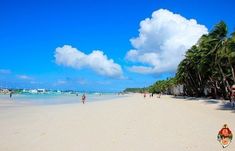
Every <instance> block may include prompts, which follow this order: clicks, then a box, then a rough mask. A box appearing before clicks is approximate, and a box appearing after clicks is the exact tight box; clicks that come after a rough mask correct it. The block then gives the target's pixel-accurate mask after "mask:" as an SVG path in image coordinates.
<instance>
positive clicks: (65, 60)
mask: <svg viewBox="0 0 235 151" xmlns="http://www.w3.org/2000/svg"><path fill="white" fill-rule="evenodd" d="M55 61H56V63H57V64H58V65H64V66H67V67H72V68H75V69H82V68H90V69H92V70H93V71H95V72H96V73H98V74H100V75H104V76H108V77H115V78H121V77H122V69H121V66H120V65H119V64H116V63H114V61H113V60H112V59H108V57H107V56H106V55H105V54H104V53H103V52H102V51H99V50H94V51H93V52H92V53H90V54H85V53H83V52H82V51H79V50H78V49H76V48H73V47H72V46H70V45H64V46H63V47H58V48H56V50H55Z"/></svg>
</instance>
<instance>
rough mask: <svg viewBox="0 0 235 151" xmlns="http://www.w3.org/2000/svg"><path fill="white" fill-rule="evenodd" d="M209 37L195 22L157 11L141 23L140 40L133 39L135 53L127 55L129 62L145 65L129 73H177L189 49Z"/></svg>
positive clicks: (203, 27)
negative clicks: (205, 35)
mask: <svg viewBox="0 0 235 151" xmlns="http://www.w3.org/2000/svg"><path fill="white" fill-rule="evenodd" d="M206 33H208V30H207V28H206V27H205V26H204V25H200V24H198V23H197V21H196V20H194V19H189V20H188V19H186V18H184V17H183V16H181V15H179V14H174V13H172V12H170V11H168V10H166V9H160V10H157V11H155V12H153V14H152V17H151V18H146V19H145V20H143V21H141V22H140V29H139V36H138V37H136V38H132V39H130V41H131V44H132V46H133V47H134V49H133V50H130V51H128V52H127V54H126V59H127V60H130V61H133V62H139V63H142V64H143V65H142V66H132V67H130V68H129V69H130V71H133V72H138V73H146V74H149V73H163V72H172V71H173V72H174V71H175V70H176V68H177V66H178V64H179V62H180V61H181V60H182V59H183V58H184V54H185V52H186V51H187V49H189V48H190V47H191V46H192V45H194V44H196V42H197V41H198V39H199V38H200V37H201V36H202V35H203V34H206Z"/></svg>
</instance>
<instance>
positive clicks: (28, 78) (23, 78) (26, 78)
mask: <svg viewBox="0 0 235 151" xmlns="http://www.w3.org/2000/svg"><path fill="white" fill-rule="evenodd" d="M17 77H18V78H19V79H22V80H32V79H33V78H32V77H30V76H27V75H17Z"/></svg>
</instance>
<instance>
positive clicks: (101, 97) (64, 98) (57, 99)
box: [0, 93, 124, 104]
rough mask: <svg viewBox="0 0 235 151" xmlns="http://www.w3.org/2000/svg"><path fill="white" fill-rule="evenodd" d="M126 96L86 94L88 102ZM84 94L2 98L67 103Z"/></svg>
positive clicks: (17, 95)
mask: <svg viewBox="0 0 235 151" xmlns="http://www.w3.org/2000/svg"><path fill="white" fill-rule="evenodd" d="M120 97H124V96H118V95H117V94H115V93H105V94H102V95H100V94H96V93H89V94H86V102H94V101H105V100H111V99H115V98H120ZM81 98H82V94H77V95H76V94H56V93H54V94H13V96H12V98H10V96H9V95H0V99H3V100H11V101H15V102H18V103H29V104H67V103H80V102H81Z"/></svg>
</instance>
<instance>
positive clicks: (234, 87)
mask: <svg viewBox="0 0 235 151" xmlns="http://www.w3.org/2000/svg"><path fill="white" fill-rule="evenodd" d="M230 102H231V107H232V108H235V84H234V85H232V87H231V99H230Z"/></svg>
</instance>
